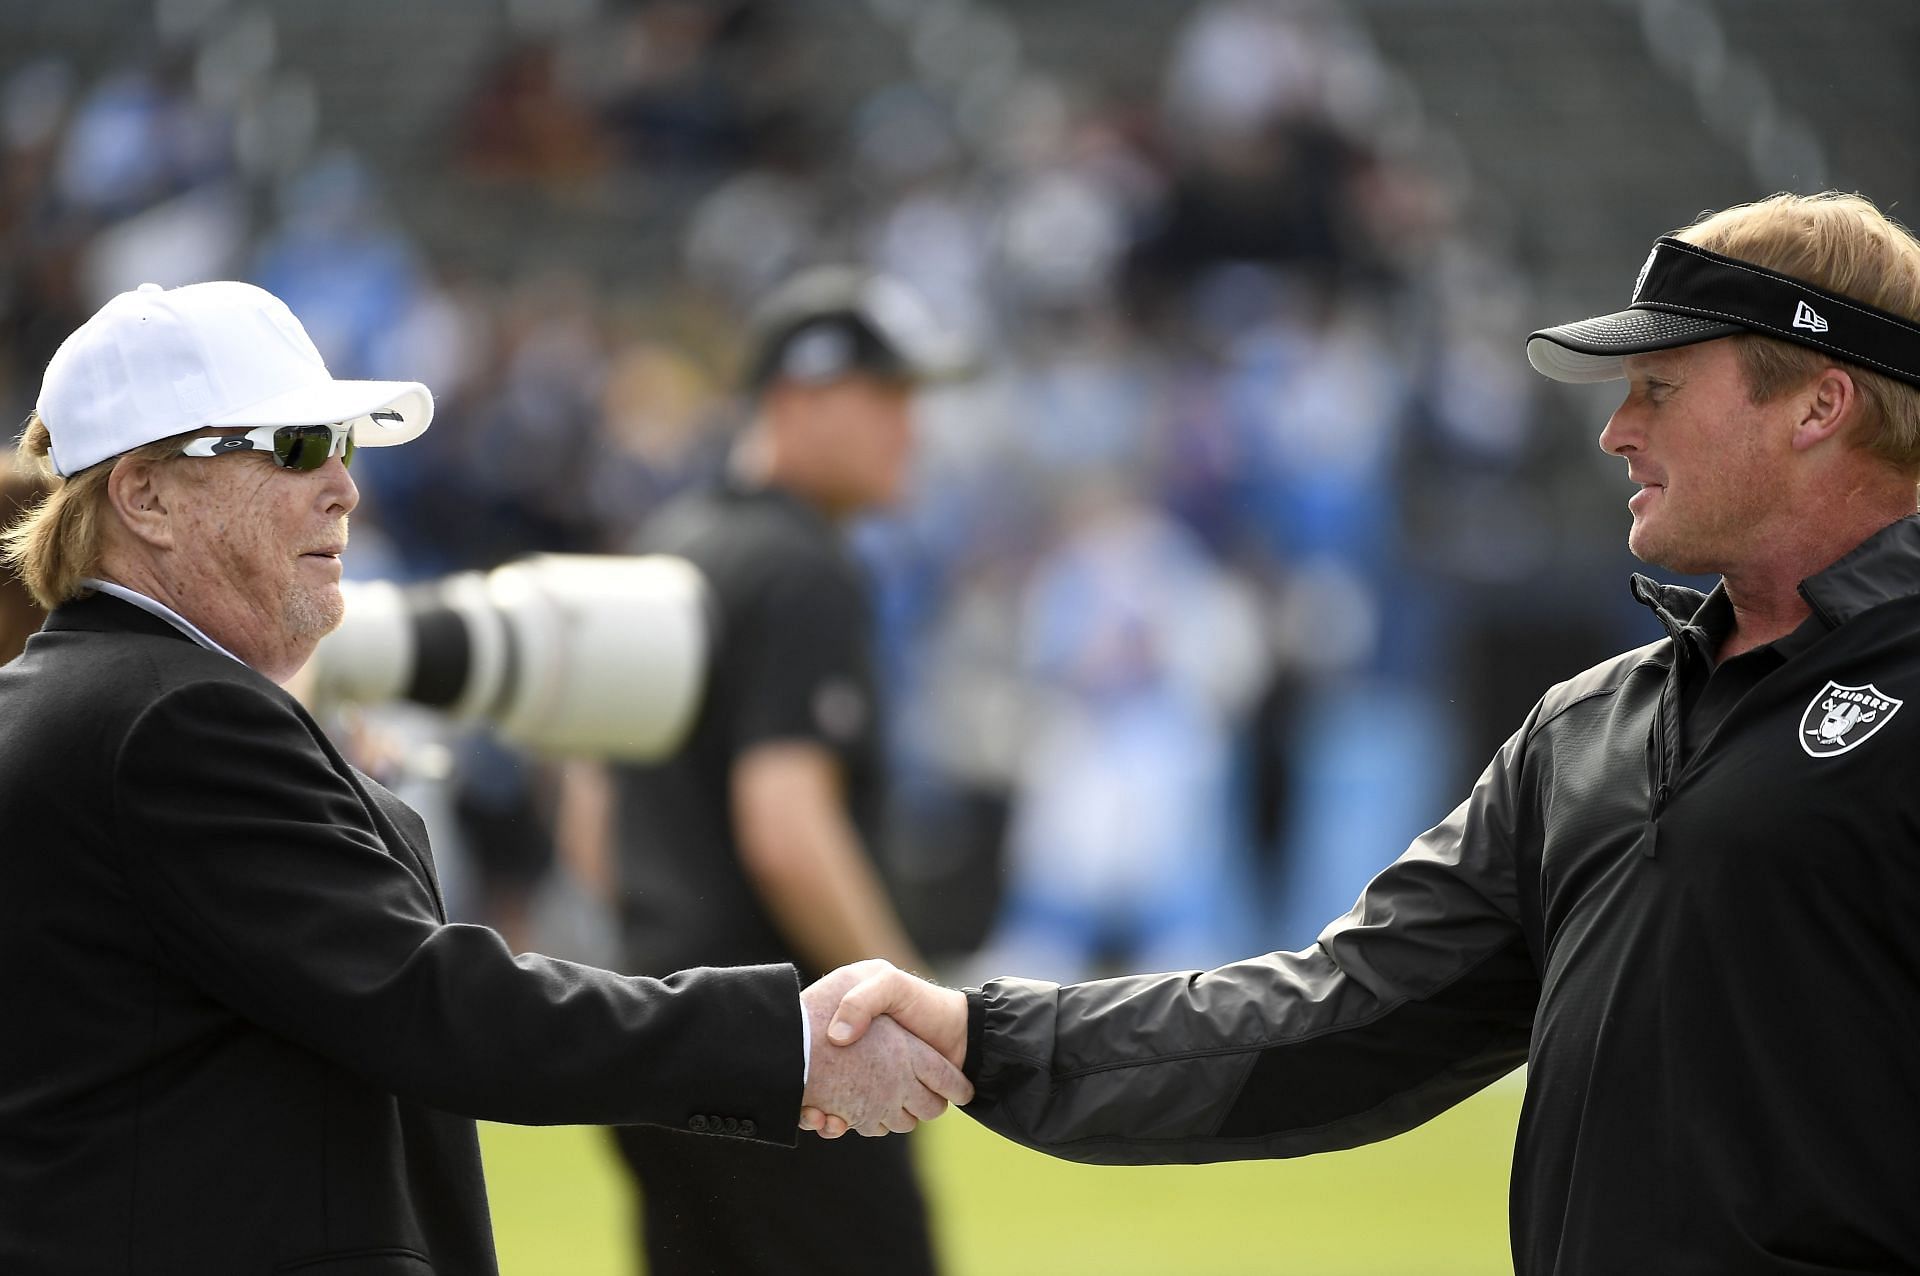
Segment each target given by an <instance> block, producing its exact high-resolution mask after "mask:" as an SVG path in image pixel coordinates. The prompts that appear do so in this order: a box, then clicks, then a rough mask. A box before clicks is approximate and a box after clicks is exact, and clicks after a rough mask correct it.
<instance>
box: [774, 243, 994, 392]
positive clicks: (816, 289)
mask: <svg viewBox="0 0 1920 1276" xmlns="http://www.w3.org/2000/svg"><path fill="white" fill-rule="evenodd" d="M966 362H967V361H966V359H965V357H964V355H963V353H962V352H961V350H960V349H959V347H958V345H957V343H956V342H955V341H954V339H953V338H952V337H951V336H949V335H948V334H947V333H945V332H943V331H942V330H941V328H940V325H939V324H938V322H937V321H936V320H935V319H934V317H933V314H932V312H931V311H930V310H928V308H927V306H926V304H925V303H924V302H923V301H922V300H921V299H920V298H919V296H918V295H916V294H915V293H914V292H913V291H912V290H911V289H909V288H908V287H907V286H906V285H905V284H903V283H901V282H900V281H899V280H897V279H894V278H891V277H889V276H886V275H881V274H876V273H874V272H872V271H868V270H862V269H859V268H857V267H849V266H820V267H816V268H814V269H812V270H807V271H804V272H802V273H801V274H799V275H796V276H795V277H794V278H792V279H790V280H789V281H787V282H786V283H785V284H782V285H781V286H780V287H779V288H776V289H775V290H774V291H773V293H772V294H771V295H770V296H768V297H767V299H766V300H765V301H764V302H762V303H761V304H760V305H759V306H758V307H757V308H756V309H755V311H754V315H753V318H752V320H751V321H750V325H749V330H748V356H747V363H746V375H745V377H744V382H745V385H746V388H747V389H748V390H750V391H752V392H753V393H755V394H759V393H761V392H762V391H764V390H765V389H766V388H767V387H768V386H770V385H772V384H773V383H774V382H776V381H782V380H793V381H801V382H805V383H809V384H815V385H817V384H821V383H824V382H828V381H836V380H838V379H840V378H841V377H847V376H853V375H856V374H865V375H867V376H874V377H881V378H884V379H887V380H899V381H930V380H939V379H945V378H949V377H953V376H958V375H960V374H962V373H963V372H964V371H965V370H966Z"/></svg>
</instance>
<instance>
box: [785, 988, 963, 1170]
mask: <svg viewBox="0 0 1920 1276" xmlns="http://www.w3.org/2000/svg"><path fill="white" fill-rule="evenodd" d="M800 1004H801V1008H802V1009H803V1010H804V1012H805V1014H806V1019H807V1032H808V1033H809V1034H810V1040H811V1042H812V1048H811V1058H810V1060H809V1062H808V1067H807V1083H806V1089H805V1092H804V1093H803V1094H802V1096H801V1099H800V1102H801V1105H802V1106H801V1109H800V1128H801V1129H803V1130H813V1131H816V1132H818V1133H819V1134H820V1136H821V1137H823V1138H828V1139H837V1138H839V1137H840V1136H841V1135H843V1134H845V1133H846V1132H847V1131H848V1130H853V1131H856V1132H858V1133H860V1134H864V1135H867V1136H869V1137H877V1136H879V1135H883V1134H904V1133H906V1132H907V1131H908V1130H911V1129H913V1128H914V1126H916V1125H918V1124H919V1123H920V1122H922V1121H931V1120H933V1118H935V1117H937V1116H939V1115H940V1114H941V1113H942V1112H945V1111H946V1110H947V1104H948V1103H950V1102H951V1103H966V1102H967V1101H968V1100H970V1099H972V1098H973V1086H972V1084H971V1083H969V1082H968V1081H967V1079H966V1077H965V1076H963V1075H961V1072H960V1065H961V1064H962V1063H964V1062H965V1060H966V1054H967V999H966V995H965V994H964V993H961V992H958V991H956V990H954V989H952V988H941V987H939V986H938V985H936V984H930V983H928V982H926V981H925V980H923V979H916V978H915V977H914V976H912V975H909V974H908V973H907V972H906V971H904V970H900V969H899V968H897V967H895V966H894V965H893V964H892V963H891V962H887V961H882V960H880V959H878V958H875V959H873V960H871V961H857V962H854V963H853V964H852V965H850V966H842V967H841V968H840V969H838V970H836V971H834V972H833V973H832V974H830V975H826V976H824V977H823V978H821V979H820V980H818V981H817V982H815V983H813V984H812V985H810V986H809V987H808V988H806V989H805V990H804V991H803V992H802V993H801V994H800Z"/></svg>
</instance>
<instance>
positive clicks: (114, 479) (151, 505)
mask: <svg viewBox="0 0 1920 1276" xmlns="http://www.w3.org/2000/svg"><path fill="white" fill-rule="evenodd" d="M176 496H177V493H176V492H175V491H174V489H173V486H172V485H171V484H169V483H166V482H165V481H163V479H162V478H161V475H160V464H159V462H157V461H151V460H141V459H139V458H136V457H130V456H123V457H121V458H120V459H119V460H117V461H115V462H114V463H113V470H112V472H111V473H109V474H108V475H107V502H108V504H110V505H112V506H113V512H114V513H115V514H116V515H117V516H118V517H119V519H120V522H121V524H122V525H123V526H124V527H126V529H127V530H128V531H129V532H131V533H133V535H134V536H136V537H138V538H139V539H140V540H142V541H145V542H146V543H147V544H149V545H155V546H159V547H161V548H168V549H170V548H172V546H173V520H172V518H171V517H170V515H171V505H170V503H171V502H172V501H173V500H174V499H175V498H176Z"/></svg>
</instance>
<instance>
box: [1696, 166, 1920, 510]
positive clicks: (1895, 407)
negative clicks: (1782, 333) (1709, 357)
mask: <svg viewBox="0 0 1920 1276" xmlns="http://www.w3.org/2000/svg"><path fill="white" fill-rule="evenodd" d="M1674 235H1675V237H1676V238H1678V239H1682V240H1685V241H1686V242H1687V243H1690V244H1697V245H1699V246H1700V247H1702V248H1705V249H1706V250H1708V251H1709V252H1716V253H1720V254H1722V255H1724V256H1727V257H1737V258H1739V259H1740V260H1741V261H1750V262H1752V263H1754V264H1755V265H1757V266H1765V267H1766V268H1767V269H1769V270H1775V271H1778V272H1779V273H1781V274H1783V275H1791V276H1792V277H1793V278H1795V279H1802V280H1805V281H1806V282H1808V283H1810V284H1814V285H1817V286H1818V287H1821V288H1824V289H1826V290H1827V291H1828V292H1833V293H1839V294H1840V295H1841V296H1843V297H1850V298H1852V299H1853V300H1855V301H1863V302H1865V303H1866V304H1868V305H1870V306H1873V307H1876V308H1877V309H1880V310H1885V311H1887V312H1889V313H1891V314H1895V315H1898V316H1899V317H1900V318H1902V319H1905V320H1907V321H1909V322H1914V323H1920V240H1916V239H1915V238H1914V237H1913V235H1912V233H1911V232H1909V231H1908V230H1907V229H1906V227H1904V226H1902V225H1900V224H1899V223H1898V222H1896V221H1894V220H1892V219H1891V218H1889V217H1888V216H1887V215H1886V214H1884V213H1882V212H1881V211H1880V210H1879V209H1878V208H1876V207H1874V205H1873V203H1872V201H1870V200H1867V199H1865V198H1863V197H1861V196H1859V195H1846V194H1842V193H1840V192H1839V191H1823V192H1822V193H1820V194H1818V195H1792V194H1780V195H1773V196H1769V197H1768V198H1766V199H1763V200H1758V201H1756V202H1754V203H1751V204H1737V205H1735V206H1734V207H1732V208H1727V209H1723V210H1721V211H1720V212H1717V213H1714V214H1712V215H1711V216H1708V217H1705V218H1703V219H1702V220H1700V221H1698V222H1695V223H1694V224H1693V225H1691V226H1688V227H1686V228H1685V229H1683V230H1678V231H1675V232H1674ZM1730 340H1732V341H1733V342H1734V344H1735V348H1736V350H1737V352H1738V355H1739V358H1740V362H1741V366H1742V368H1743V370H1744V371H1745V373H1746V376H1747V392H1748V394H1749V395H1750V396H1751V398H1752V399H1753V401H1754V402H1755V403H1765V402H1767V401H1769V400H1771V399H1774V398H1777V397H1778V396H1779V395H1781V394H1784V393H1785V392H1787V391H1789V390H1793V389H1797V388H1798V387H1800V386H1803V385H1805V384H1806V383H1807V382H1809V381H1811V380H1812V379H1813V378H1814V377H1815V376H1817V375H1818V374H1819V372H1820V370H1821V369H1822V368H1827V367H1832V366H1834V365H1836V364H1837V365H1839V366H1841V367H1843V368H1845V369H1846V370H1847V372H1848V373H1849V375H1851V376H1852V377H1853V383H1854V386H1855V388H1856V389H1858V391H1859V392H1860V401H1861V407H1862V409H1863V410H1862V414H1861V425H1860V428H1859V429H1858V430H1857V431H1856V432H1855V434H1854V435H1853V441H1854V442H1855V443H1857V444H1858V445H1860V446H1862V447H1864V448H1866V449H1867V450H1868V451H1869V452H1872V453H1873V454H1874V455H1875V456H1878V457H1880V458H1881V459H1882V460H1884V461H1886V462H1888V463H1889V464H1890V465H1893V466H1894V467H1896V468H1897V469H1899V470H1900V471H1901V472H1902V473H1905V474H1909V475H1920V387H1916V386H1911V385H1908V384H1907V383H1906V382H1904V381H1897V380H1895V379H1894V378H1892V377H1889V376H1886V375H1885V374H1883V373H1879V372H1874V371H1872V370H1871V369H1868V368H1863V367H1861V366H1860V365H1858V364H1856V363H1852V362H1850V361H1848V360H1845V359H1840V358H1836V357H1834V356H1833V355H1829V354H1824V353H1822V352H1821V351H1818V350H1813V349H1810V348H1808V347H1806V346H1800V345H1794V344H1792V343H1791V342H1786V341H1781V340H1778V339H1777V338H1774V337H1769V336H1766V335H1764V334H1761V333H1757V332H1747V333H1739V334H1737V335H1735V336H1734V337H1732V338H1730Z"/></svg>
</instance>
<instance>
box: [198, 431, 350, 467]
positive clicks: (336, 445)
mask: <svg viewBox="0 0 1920 1276" xmlns="http://www.w3.org/2000/svg"><path fill="white" fill-rule="evenodd" d="M229 452H265V453H267V454H268V455H269V456H271V457H272V458H273V463H274V464H275V465H277V466H279V467H280V468H281V469H283V470H317V469H319V468H320V467H321V466H323V465H325V464H326V463H327V458H328V457H330V456H337V457H339V458H340V464H342V465H352V464H353V452H354V444H353V427H352V426H351V425H263V426H260V427H258V428H257V429H252V430H248V431H247V432H246V433H245V434H207V435H202V436H201V437H199V438H197V439H190V440H188V442H187V445H186V446H185V447H183V448H181V449H180V455H182V456H225V455H227V454H228V453H229Z"/></svg>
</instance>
